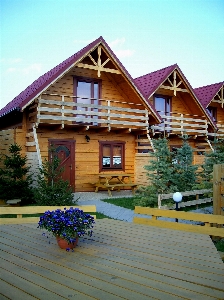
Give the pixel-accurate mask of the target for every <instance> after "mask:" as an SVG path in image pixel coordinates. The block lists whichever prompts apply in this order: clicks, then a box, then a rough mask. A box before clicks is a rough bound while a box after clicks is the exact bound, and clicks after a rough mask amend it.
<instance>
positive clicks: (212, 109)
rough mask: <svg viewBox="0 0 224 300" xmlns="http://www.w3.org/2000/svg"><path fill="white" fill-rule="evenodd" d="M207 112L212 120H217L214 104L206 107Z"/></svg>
mask: <svg viewBox="0 0 224 300" xmlns="http://www.w3.org/2000/svg"><path fill="white" fill-rule="evenodd" d="M206 110H207V112H208V113H209V115H210V116H211V118H212V121H214V122H217V107H214V106H208V107H207V108H206Z"/></svg>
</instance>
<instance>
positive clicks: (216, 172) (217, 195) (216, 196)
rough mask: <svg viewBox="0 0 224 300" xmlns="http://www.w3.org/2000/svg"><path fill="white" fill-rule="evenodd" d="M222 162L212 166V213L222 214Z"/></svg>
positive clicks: (223, 184)
mask: <svg viewBox="0 0 224 300" xmlns="http://www.w3.org/2000/svg"><path fill="white" fill-rule="evenodd" d="M223 208H224V164H220V165H214V166H213V214H215V215H224V211H223Z"/></svg>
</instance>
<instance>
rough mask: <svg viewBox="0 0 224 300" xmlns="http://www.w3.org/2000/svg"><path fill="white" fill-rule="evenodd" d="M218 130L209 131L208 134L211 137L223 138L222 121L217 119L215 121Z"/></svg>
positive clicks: (223, 128) (223, 126)
mask: <svg viewBox="0 0 224 300" xmlns="http://www.w3.org/2000/svg"><path fill="white" fill-rule="evenodd" d="M216 125H217V128H218V131H217V132H215V133H213V132H209V133H208V136H211V137H216V138H222V139H223V138H224V124H223V121H219V122H217V123H216Z"/></svg>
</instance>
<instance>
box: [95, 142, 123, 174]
mask: <svg viewBox="0 0 224 300" xmlns="http://www.w3.org/2000/svg"><path fill="white" fill-rule="evenodd" d="M124 145H125V143H121V142H119V143H117V142H100V171H106V170H122V171H124Z"/></svg>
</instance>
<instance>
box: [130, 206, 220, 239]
mask: <svg viewBox="0 0 224 300" xmlns="http://www.w3.org/2000/svg"><path fill="white" fill-rule="evenodd" d="M134 213H135V214H141V215H143V217H142V216H141V217H138V216H137V217H134V218H133V222H134V223H137V224H143V225H151V226H157V227H162V228H170V229H174V230H183V231H189V232H195V233H201V234H207V235H211V236H217V237H222V238H224V227H223V225H224V216H217V215H210V214H199V213H192V212H185V211H175V210H162V209H158V208H150V207H141V206H136V207H135V210H134ZM144 215H146V216H144ZM148 215H149V216H151V218H147V216H148ZM159 217H163V219H162V220H161V219H158V218H159ZM175 219H178V220H187V221H193V224H185V223H183V222H175ZM170 221H171V222H170ZM172 221H173V222H172ZM195 222H199V224H195ZM201 222H203V223H204V225H205V226H201Z"/></svg>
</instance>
